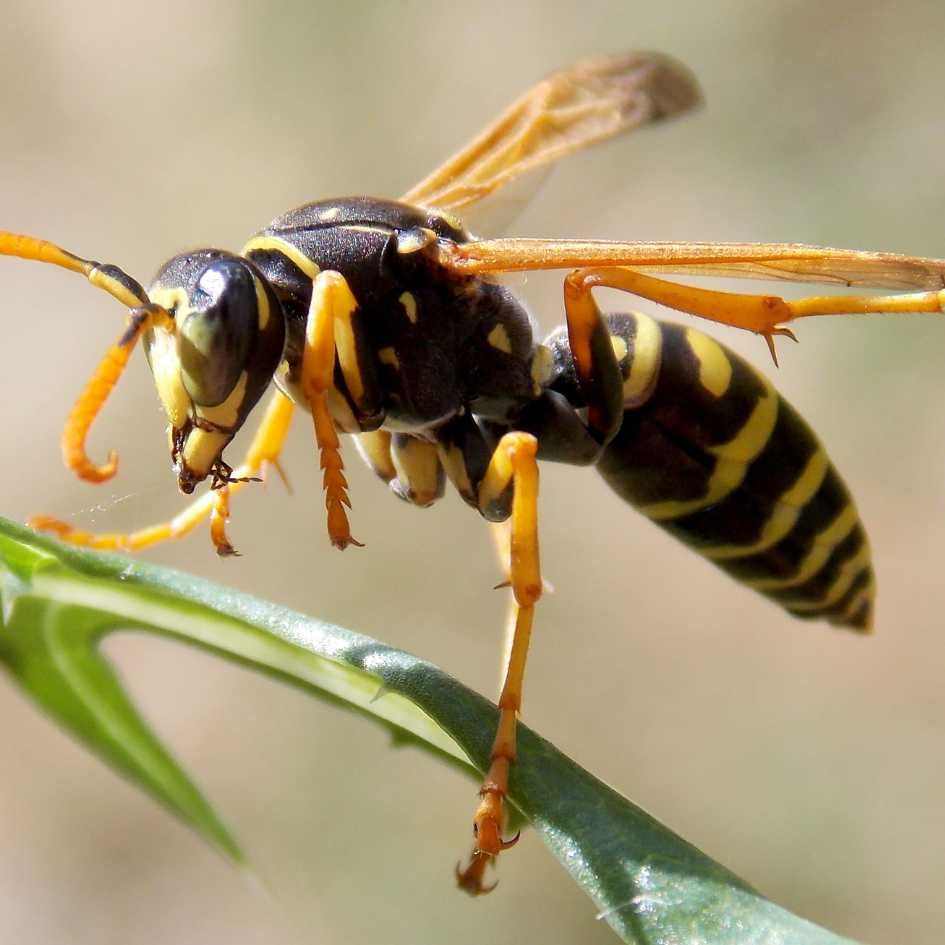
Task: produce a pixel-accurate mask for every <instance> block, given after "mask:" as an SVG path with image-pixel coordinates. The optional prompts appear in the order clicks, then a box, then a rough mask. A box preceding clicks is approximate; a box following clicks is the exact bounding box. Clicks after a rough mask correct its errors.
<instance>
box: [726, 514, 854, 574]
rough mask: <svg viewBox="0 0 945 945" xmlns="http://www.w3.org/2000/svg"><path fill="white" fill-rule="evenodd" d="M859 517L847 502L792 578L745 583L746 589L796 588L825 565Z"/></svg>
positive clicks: (815, 542)
mask: <svg viewBox="0 0 945 945" xmlns="http://www.w3.org/2000/svg"><path fill="white" fill-rule="evenodd" d="M858 521H859V516H858V515H857V512H856V507H855V506H854V505H853V503H852V502H848V503H847V504H846V505H845V506H844V507H843V509H842V511H841V512H840V513H839V514H838V515H837V516H836V518H834V520H833V521H832V522H831V523H830V524H829V525H828V526H827V527H826V528H825V529H824V530H823V531H822V532H821V533H820V534H819V535H818V536H817V537H816V538H815V539H814V544H813V546H812V547H811V549H810V551H808V552H807V556H806V557H805V558H804V560H803V561H802V562H801V563H800V565H799V566H798V569H797V571H796V572H795V573H794V575H793V576H791V577H787V578H759V579H758V580H755V581H746V582H745V583H746V584H747V585H748V587H752V588H754V589H755V590H756V591H779V590H782V589H784V588H788V587H797V585H798V584H803V583H804V582H805V581H807V580H809V579H810V578H812V577H813V576H814V575H815V574H816V573H817V572H818V571H819V570H820V569H821V568H822V567H823V566H824V565H825V564H826V563H827V559H828V558H829V557H830V555H831V554H832V553H833V550H834V548H836V547H837V545H839V544H840V542H841V541H843V540H844V539H845V538H846V537H847V536H848V535H849V534H850V532H852V531H853V529H854V528H855V527H856V523H857V522H858Z"/></svg>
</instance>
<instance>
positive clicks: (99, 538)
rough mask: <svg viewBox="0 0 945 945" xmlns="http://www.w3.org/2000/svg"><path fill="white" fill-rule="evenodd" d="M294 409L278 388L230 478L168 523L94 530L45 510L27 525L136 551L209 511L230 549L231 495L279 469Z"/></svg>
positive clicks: (189, 527) (189, 526)
mask: <svg viewBox="0 0 945 945" xmlns="http://www.w3.org/2000/svg"><path fill="white" fill-rule="evenodd" d="M292 409H293V407H292V402H291V401H290V400H289V399H288V398H287V397H285V396H284V395H283V394H282V393H281V392H280V391H275V392H274V393H273V395H272V399H271V400H270V401H269V405H268V406H267V408H266V413H265V416H264V417H263V420H262V423H261V424H260V425H259V429H258V430H257V431H256V435H255V436H254V437H253V441H252V443H251V444H250V447H249V450H248V451H247V453H246V457H245V459H244V460H243V462H242V463H241V464H240V466H239V467H238V468H237V469H235V470H234V471H233V472H232V473H231V474H229V475H228V477H227V479H228V481H226V482H221V483H220V484H219V486H218V488H215V489H211V490H210V491H209V492H207V493H206V494H205V495H203V496H201V497H200V498H199V499H197V500H195V501H194V502H192V503H191V504H190V505H188V506H187V508H186V509H184V511H183V512H181V513H180V514H179V515H177V516H175V517H174V518H173V519H171V520H170V521H168V522H160V523H158V524H155V525H150V526H148V527H147V528H142V529H139V530H138V531H134V532H131V533H128V534H122V533H118V532H113V533H105V534H94V533H92V532H87V531H82V530H81V529H77V528H73V527H72V526H71V525H69V524H68V523H67V522H63V521H61V520H60V519H56V518H52V517H50V516H45V515H44V516H36V517H34V518H33V519H31V520H30V525H31V526H32V527H33V528H37V529H39V530H41V531H46V532H52V533H53V534H55V535H56V536H58V537H59V538H61V539H62V540H63V541H67V542H70V543H71V544H74V545H83V546H85V547H87V548H99V549H102V550H108V551H139V550H141V549H142V548H147V547H149V546H150V545H156V544H159V543H160V542H163V541H171V540H173V539H175V538H182V537H183V536H184V535H186V534H188V533H189V532H191V531H193V530H194V528H196V526H197V525H199V524H200V523H201V522H202V521H203V520H204V519H206V518H207V517H208V516H209V518H210V535H211V539H212V540H213V544H214V546H215V547H216V549H217V552H218V554H220V555H230V554H234V553H235V552H234V549H233V546H232V545H231V544H230V542H229V540H228V539H227V537H226V529H225V525H226V520H227V518H228V517H229V500H230V496H231V495H232V494H233V493H234V492H236V491H238V490H239V489H242V488H243V486H244V485H246V483H248V482H252V481H255V480H257V479H260V478H262V479H264V478H265V476H266V473H267V471H268V469H269V468H270V467H275V468H276V470H277V471H278V472H279V473H280V475H281V474H282V470H281V467H280V466H279V454H280V453H281V451H282V447H283V444H284V443H285V439H286V435H287V433H288V430H289V422H290V421H291V419H292Z"/></svg>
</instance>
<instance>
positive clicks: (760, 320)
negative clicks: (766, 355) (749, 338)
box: [565, 268, 945, 371]
mask: <svg viewBox="0 0 945 945" xmlns="http://www.w3.org/2000/svg"><path fill="white" fill-rule="evenodd" d="M595 286H607V287H609V288H611V289H622V290H623V291H625V292H631V293H633V294H634V295H639V296H641V297H642V298H645V299H650V300H651V301H653V302H657V303H659V304H660V305H665V306H667V308H674V309H676V310H677V311H680V312H686V313H688V314H690V315H698V316H699V317H701V318H707V319H710V320H711V321H714V322H720V323H721V324H723V325H731V326H733V327H735V328H744V329H746V330H747V331H753V332H755V333H756V334H759V335H761V336H762V337H763V338H764V339H765V341H766V342H767V344H768V349H769V350H770V352H771V356H772V357H773V358H774V359H775V363H777V358H776V357H775V352H774V337H775V336H776V335H786V336H787V337H789V338H793V337H794V335H793V333H792V332H791V330H790V329H788V328H785V327H784V323H785V322H790V321H793V320H794V319H795V318H806V317H809V316H811V315H858V314H866V313H869V312H942V311H945V290H938V291H934V292H912V293H908V294H904V295H874V296H861V295H822V296H812V297H809V298H804V299H795V300H794V301H787V300H785V299H782V298H781V297H780V296H777V295H749V294H742V293H740V292H716V291H713V290H710V289H701V288H697V287H695V286H687V285H680V284H678V283H676V282H667V281H666V280H664V279H656V278H654V277H653V276H646V275H643V273H640V272H636V271H635V270H633V269H608V268H589V269H577V270H575V271H574V272H572V273H571V274H570V275H569V276H568V277H567V279H566V280H565V299H566V300H570V299H574V300H575V302H574V304H575V305H576V306H577V305H579V304H581V300H585V301H584V303H583V304H585V305H586V304H589V303H587V301H586V299H587V298H589V296H590V290H591V289H592V288H594V287H595ZM569 311H570V308H569ZM569 326H570V321H569ZM571 347H572V350H573V351H574V359H575V364H576V365H577V367H578V370H579V371H580V370H581V363H582V362H581V360H580V358H579V350H578V349H575V348H574V340H573V339H572V341H571Z"/></svg>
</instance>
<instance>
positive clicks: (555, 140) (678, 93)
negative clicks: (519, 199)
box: [402, 52, 702, 216]
mask: <svg viewBox="0 0 945 945" xmlns="http://www.w3.org/2000/svg"><path fill="white" fill-rule="evenodd" d="M701 101H702V97H701V93H700V91H699V87H698V85H697V83H696V80H695V79H694V78H693V76H692V74H691V72H690V71H689V70H688V69H687V68H686V67H685V66H683V65H682V64H681V63H679V62H677V61H676V60H674V59H672V58H670V57H668V56H664V55H661V54H659V53H653V52H631V53H625V54H623V55H619V56H607V57H601V58H595V59H585V60H581V61H580V62H576V63H574V64H573V65H571V66H568V67H567V68H565V69H562V70H560V71H558V72H554V73H552V74H551V75H550V76H548V77H547V78H546V79H543V80H542V81H541V82H539V83H538V84H537V85H536V86H535V87H534V88H532V89H530V90H529V91H528V92H526V93H525V94H524V95H523V96H522V97H521V98H520V99H518V100H517V101H516V102H514V103H513V104H512V105H511V106H509V108H508V109H506V111H505V112H503V113H502V115H500V116H499V118H497V119H496V121H495V122H494V123H493V124H491V125H490V126H489V127H487V128H485V129H484V130H483V131H482V132H481V133H480V134H479V135H478V136H477V137H476V138H474V139H473V140H472V141H471V142H470V143H469V144H468V145H467V146H466V147H465V148H463V149H462V150H461V151H459V152H458V153H457V154H455V155H453V157H451V158H450V159H449V160H448V161H447V162H446V163H445V164H443V165H442V166H441V167H439V168H438V169H437V170H435V171H434V172H433V173H432V174H430V176H429V177H427V178H426V179H425V180H423V181H421V182H420V183H419V184H417V185H416V187H414V188H413V189H412V190H410V191H408V192H407V193H406V194H405V195H404V196H403V198H402V199H403V200H404V201H405V202H407V203H413V204H420V205H422V206H426V207H431V208H435V209H438V210H445V211H448V212H451V213H457V214H459V215H460V216H463V215H464V214H465V212H466V211H467V210H468V209H469V208H470V207H471V206H472V205H473V204H475V203H477V202H479V201H480V200H482V199H483V198H485V197H487V196H489V195H491V194H493V193H495V191H497V190H498V189H499V188H501V187H504V186H505V185H506V184H508V183H510V182H511V181H513V180H515V179H516V178H518V177H521V176H522V175H523V174H526V173H528V172H531V171H535V170H537V169H539V168H542V167H546V166H548V165H550V164H552V163H553V162H555V161H559V160H561V159H562V158H564V157H567V156H568V155H569V154H573V153H574V152H575V151H579V150H581V149H582V148H586V147H588V146H590V145H592V144H596V143H597V142H599V141H605V140H607V139H608V138H612V137H614V136H616V135H619V134H623V133H624V132H626V131H630V130H631V129H633V128H639V127H640V126H641V125H646V124H649V123H650V122H654V121H659V120H661V119H664V118H669V117H671V116H673V115H676V114H679V113H681V112H685V111H688V110H690V109H692V108H694V107H695V106H697V105H699V104H700V103H701Z"/></svg>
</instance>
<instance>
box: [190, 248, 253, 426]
mask: <svg viewBox="0 0 945 945" xmlns="http://www.w3.org/2000/svg"><path fill="white" fill-rule="evenodd" d="M190 302H191V304H190V310H189V311H188V312H187V314H186V316H185V317H184V319H183V321H182V322H181V323H180V324H179V326H178V356H179V358H180V372H181V380H182V382H183V384H184V388H185V389H186V391H187V393H188V394H189V395H190V397H191V398H192V399H193V401H194V403H195V404H198V405H200V406H202V407H215V406H217V405H218V404H221V403H223V401H224V400H226V399H227V397H229V396H230V394H231V393H232V392H233V390H234V388H235V387H236V385H237V383H238V382H239V379H240V375H241V374H242V373H243V371H244V370H246V368H247V362H248V361H249V357H250V352H251V351H252V350H253V346H254V345H255V343H256V336H257V334H258V331H259V313H258V300H257V296H256V284H255V281H254V279H253V276H252V273H251V272H249V270H248V269H247V268H246V266H245V265H243V264H242V263H241V262H240V261H239V260H235V259H220V260H217V261H216V262H213V263H211V264H210V265H209V266H207V268H206V269H205V270H204V271H203V273H201V275H200V277H199V279H198V280H197V284H196V286H195V288H194V290H193V292H192V293H191V300H190Z"/></svg>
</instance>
